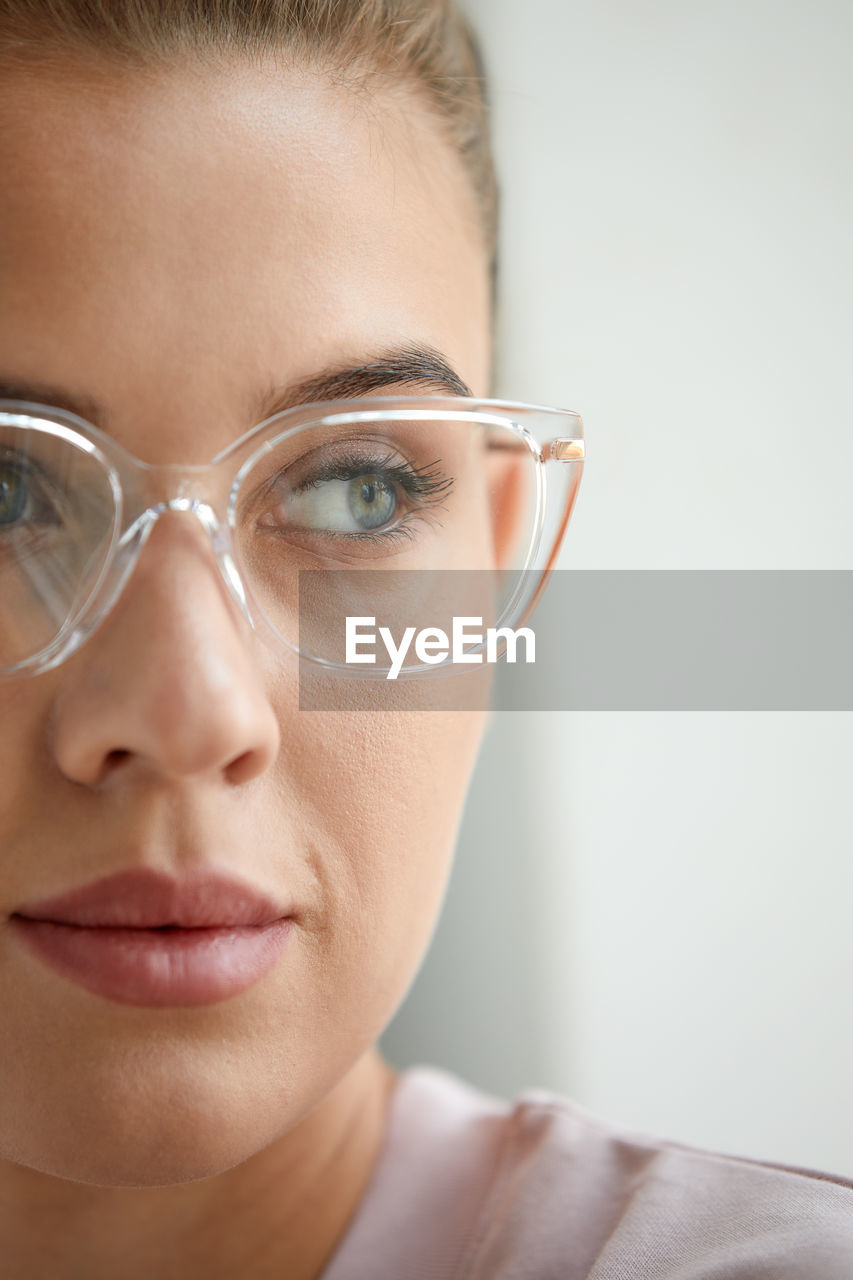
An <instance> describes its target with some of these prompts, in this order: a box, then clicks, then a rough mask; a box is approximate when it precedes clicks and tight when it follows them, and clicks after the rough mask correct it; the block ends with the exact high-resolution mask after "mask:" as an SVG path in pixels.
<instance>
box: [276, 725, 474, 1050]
mask: <svg viewBox="0 0 853 1280" xmlns="http://www.w3.org/2000/svg"><path fill="white" fill-rule="evenodd" d="M483 724H484V716H483V714H482V713H480V712H443V711H422V712H410V711H392V712H381V711H377V712H373V713H370V712H349V711H337V712H328V713H326V712H324V713H320V712H303V713H300V714H299V715H298V716H297V725H298V726H299V728H300V734H299V742H298V745H297V744H296V743H295V742H294V740H293V738H292V737H291V739H290V740H289V743H288V747H287V749H286V750H284V751H283V753H282V755H283V767H284V770H285V772H284V774H283V776H282V777H281V783H282V787H283V789H284V792H285V793H287V792H289V793H290V797H291V801H290V806H289V808H290V812H291V814H292V813H293V812H294V810H295V811H296V812H297V813H298V825H299V832H298V835H296V833H295V832H293V833H292V834H293V835H295V836H296V839H297V841H298V847H293V850H292V856H293V857H296V858H298V859H299V861H300V864H301V866H300V870H301V871H302V872H303V873H304V874H305V876H306V885H307V890H306V892H307V898H308V903H307V905H308V910H307V912H306V921H305V929H306V932H305V934H304V935H303V936H304V937H305V941H306V945H307V946H308V947H309V948H310V949H311V950H312V952H313V960H314V961H315V962H316V964H317V965H318V966H319V968H318V972H322V973H324V975H325V977H324V982H328V983H329V984H330V986H331V988H332V989H336V990H340V989H341V988H340V987H336V985H335V984H336V980H337V981H338V982H342V985H343V987H349V989H350V991H351V994H352V995H353V997H354V998H355V1000H356V1003H358V1001H359V999H363V1000H365V1001H366V1002H368V1003H369V1004H370V1005H371V1006H372V1015H371V1016H369V1017H368V1018H367V1019H366V1020H367V1022H368V1023H372V1024H373V1033H374V1034H376V1033H378V1031H379V1030H381V1026H379V1027H377V1026H376V1025H375V1024H376V1017H377V1015H379V1014H380V1009H379V1007H378V1005H377V1002H379V1003H380V1004H381V1020H382V1023H381V1025H384V1022H385V1021H387V1020H388V1019H390V1017H391V1015H392V1014H393V1012H394V1011H395V1008H396V1006H397V1003H398V1002H399V1000H401V999H402V997H403V995H404V994H405V991H406V990H407V988H408V985H409V982H410V981H411V979H412V977H413V976H414V973H415V971H416V969H417V967H418V965H419V962H420V960H421V959H422V956H423V953H424V950H425V948H426V946H427V944H428V942H429V939H430V937H431V935H432V931H433V928H434V926H435V923H436V919H437V915H438V912H439V908H440V905H441V901H442V898H443V894H444V890H445V888H446V883H447V878H448V875H449V870H450V866H451V861H452V854H453V847H454V843H455V838H456V833H457V829H458V824H459V820H460V816H461V811H462V806H463V803H464V799H465V793H466V790H467V786H468V781H469V777H470V774H471V770H472V768H473V764H474V760H475V757H476V753H477V749H478V746H479V742H480V738H481V735H482V730H483ZM282 799H285V797H284V796H282ZM287 820H288V819H287V814H286V813H284V814H283V815H282V821H283V823H284V822H287Z"/></svg>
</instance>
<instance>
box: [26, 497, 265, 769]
mask: <svg viewBox="0 0 853 1280" xmlns="http://www.w3.org/2000/svg"><path fill="white" fill-rule="evenodd" d="M251 638H252V632H251V629H250V628H249V625H248V623H247V622H246V620H245V618H243V617H242V615H241V614H240V612H239V610H238V608H237V606H236V604H235V602H234V600H233V599H232V598H231V597H230V595H229V592H228V590H227V588H226V586H225V583H224V582H223V580H222V577H221V575H220V573H219V569H218V566H217V563H216V559H215V556H214V553H213V549H212V547H211V545H210V542H209V540H208V538H207V536H206V535H205V533H204V532H203V530H202V528H201V527H200V525H199V522H198V520H197V519H196V518H195V516H193V515H188V514H182V513H177V512H168V513H166V514H165V515H163V516H161V517H160V518H159V519H158V520H157V522H156V523H155V525H154V528H153V529H152V531H151V533H150V535H149V537H148V540H147V542H146V543H145V545H144V546H143V548H142V550H141V552H140V554H139V559H138V561H137V564H136V566H135V568H134V570H133V573H132V575H131V577H130V579H129V581H128V582H127V583H126V584H125V587H124V590H123V592H122V594H121V597H120V598H119V600H118V601H117V602H116V604H115V606H114V608H113V609H112V611H111V612H110V614H109V615H108V617H107V618H106V619H105V620H104V621H103V622H102V623H101V625H100V627H99V628H98V629H97V630H96V631H95V632H94V633H93V634H92V635H91V636H90V637H89V639H88V640H87V642H86V643H85V644H84V645H83V646H82V648H81V649H79V650H78V652H77V653H76V654H74V655H73V656H72V658H71V659H69V661H68V662H67V663H66V664H65V665H64V667H62V668H61V669H60V671H61V675H60V684H59V687H58V689H57V693H56V697H55V700H54V704H53V708H52V715H51V747H52V751H53V754H54V758H55V760H56V762H57V764H58V766H59V768H60V769H61V770H62V772H63V773H64V774H65V775H66V776H67V777H68V778H69V779H71V780H72V781H75V782H78V783H82V784H84V785H87V786H90V787H95V786H103V785H108V784H110V783H111V782H114V781H115V780H116V779H117V778H118V777H119V776H120V777H122V778H129V777H130V776H136V775H138V774H142V773H147V774H152V773H153V774H156V775H157V776H158V777H160V778H161V779H170V780H172V781H174V780H186V779H190V778H193V777H199V778H200V777H204V778H207V779H210V778H216V779H219V780H220V781H224V782H225V783H227V784H228V785H232V786H234V785H238V784H240V783H244V782H247V781H250V780H251V779H253V778H255V777H257V776H259V775H260V774H262V773H263V772H264V771H265V770H266V769H268V768H269V766H270V764H271V763H272V761H273V760H274V759H275V758H276V756H277V754H278V749H279V744H280V732H279V726H278V720H277V718H276V715H275V713H274V711H273V708H272V706H271V704H270V702H269V699H268V697H267V694H266V691H265V689H264V687H263V684H262V681H261V678H260V674H259V671H258V668H257V662H256V660H254V657H253V644H252V643H251Z"/></svg>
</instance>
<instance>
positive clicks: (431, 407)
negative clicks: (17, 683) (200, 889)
mask: <svg viewBox="0 0 853 1280" xmlns="http://www.w3.org/2000/svg"><path fill="white" fill-rule="evenodd" d="M395 410H396V411H398V412H401V411H402V412H405V411H407V410H408V411H409V412H410V413H417V415H418V418H419V417H422V418H423V419H424V420H428V419H429V417H430V416H431V415H432V416H433V417H434V416H435V415H436V414H440V415H441V416H442V418H445V419H446V420H452V419H453V418H454V417H458V416H459V415H460V413H462V414H464V417H465V419H468V420H472V421H477V420H478V419H483V420H488V419H489V418H496V417H499V419H500V420H499V421H498V422H497V423H495V424H494V425H499V426H501V427H504V428H507V427H508V428H511V429H515V430H516V431H517V432H518V433H519V434H522V435H523V436H524V437H525V438H526V440H527V442H528V444H529V445H530V446H531V452H532V454H533V457H534V459H535V460H536V461H537V462H538V463H539V465H540V467H542V472H544V464H545V463H546V462H548V461H550V460H552V459H557V460H559V461H562V462H570V463H571V465H572V470H573V471H576V473H577V478H576V480H575V482H574V484H573V485H572V486H571V488H570V490H569V492H568V495H567V498H566V501H565V502H564V503H563V504H562V508H563V509H562V511H561V518H560V519H559V523H558V526H557V529H556V533H555V535H554V536H553V537H551V538H550V540H549V541H550V546H549V547H548V548H546V552H547V560H546V563H545V565H544V567H543V568H541V569H539V570H538V572H539V575H540V577H539V583H538V586H537V589H536V591H535V594H534V596H533V598H532V599H531V600H530V601H529V603H528V604H527V606H526V607H525V608H524V611H523V615H521V617H522V619H527V618H529V616H530V614H531V613H532V611H533V608H534V607H535V604H536V602H537V601H538V599H539V597H540V595H541V593H542V591H543V589H544V586H545V584H546V582H547V579H548V577H549V576H550V571H551V567H552V565H553V563H554V562H555V560H556V556H557V554H558V553H559V549H560V546H561V544H562V541H563V537H564V534H565V530H566V527H567V525H568V521H569V518H570V515H571V511H572V508H573V506H574V501H575V497H576V495H577V490H578V486H579V483H580V475H581V473H582V463H583V460H584V456H585V450H584V447H583V422H582V419H581V416H580V414H578V413H577V412H575V411H574V410H566V409H558V408H553V407H550V406H545V405H537V404H531V403H527V402H523V401H512V400H503V399H495V398H486V399H480V398H475V397H468V396H429V395H428V396H412V395H405V396H400V395H394V396H387V395H386V396H372V397H366V396H358V397H349V398H338V399H335V400H328V401H319V402H315V403H309V404H306V405H295V406H292V407H290V408H287V409H284V410H280V411H279V412H278V413H275V414H272V415H270V416H269V417H268V418H266V419H264V420H263V421H262V422H260V423H258V424H257V425H256V426H255V427H253V428H251V429H250V431H248V432H246V433H245V434H244V435H243V436H241V437H240V438H239V439H238V440H236V441H232V442H231V443H230V444H229V445H228V446H227V447H226V448H225V449H223V450H221V451H220V452H219V453H218V454H216V455H215V457H214V458H212V459H211V460H210V461H209V462H207V463H200V464H152V463H146V462H144V461H143V460H142V459H140V458H138V457H136V456H135V455H133V454H131V453H130V452H129V451H128V450H126V449H125V448H124V447H123V446H122V445H120V444H119V443H118V441H116V440H115V439H114V438H113V437H112V436H110V435H108V434H107V433H106V432H105V431H103V430H101V429H100V428H99V427H97V426H95V425H94V424H93V423H91V422H89V421H87V420H86V419H85V418H82V417H81V416H80V415H78V414H76V413H74V412H73V411H71V410H68V409H63V408H59V407H57V406H52V405H48V404H44V403H42V402H38V401H26V400H14V399H5V398H0V425H2V424H3V422H4V420H5V419H7V418H11V419H15V418H32V419H35V420H36V422H38V421H43V422H46V423H50V424H51V425H59V426H65V427H66V429H68V428H69V427H70V429H71V431H72V432H73V433H74V434H75V435H76V436H77V437H78V438H81V439H82V440H83V441H84V442H85V444H86V445H87V446H90V447H89V448H87V450H86V451H87V452H93V451H94V452H97V453H98V454H100V459H99V461H101V462H102V463H103V464H104V465H105V468H106V470H107V473H108V476H109V481H110V487H111V489H112V492H113V498H114V501H115V513H114V524H113V532H112V536H111V539H110V548H109V550H108V552H107V554H106V558H105V563H104V566H103V572H102V575H99V583H98V586H96V588H95V589H94V591H93V593H92V594H91V595H90V596H89V597H88V599H87V601H86V602H85V603H84V604H83V606H82V607H81V609H80V610H79V611H78V612H77V613H75V615H74V616H73V618H72V617H69V619H67V621H66V624H64V625H63V627H62V629H61V631H60V632H59V633H58V635H57V636H56V637H55V638H54V640H53V641H52V642H51V643H50V644H49V645H46V646H44V648H43V649H41V650H40V651H39V652H38V653H37V654H34V655H32V656H31V657H30V658H28V659H24V660H21V661H20V662H19V663H16V664H14V665H13V666H12V667H11V668H5V669H0V680H5V679H8V678H14V677H15V676H23V675H26V674H38V673H39V672H41V671H43V670H49V669H50V668H51V667H52V666H54V665H58V662H55V661H53V660H52V659H51V655H53V656H54V657H55V656H56V655H58V654H60V653H64V649H65V645H64V641H63V636H64V635H65V634H67V629H68V628H70V627H71V626H72V624H73V626H74V627H76V626H78V625H79V623H80V622H81V621H82V619H83V618H84V617H85V616H86V615H87V614H88V613H89V610H90V608H91V606H92V604H93V601H94V600H95V599H96V598H97V596H98V595H99V593H100V592H99V588H100V585H101V583H102V582H103V580H105V578H106V577H107V575H108V572H109V571H110V567H111V566H112V564H113V562H114V560H115V555H116V546H117V543H118V541H119V539H120V537H121V538H123V537H124V534H125V533H126V532H127V531H128V530H130V529H132V528H133V527H135V523H136V520H131V521H130V522H127V521H126V519H125V511H124V501H123V499H124V496H125V488H124V485H123V484H122V472H124V474H125V477H127V475H128V474H131V475H138V474H139V473H140V472H146V473H156V472H168V473H170V474H171V475H172V476H173V478H174V477H175V476H176V473H177V474H184V473H186V474H188V475H194V476H196V477H199V478H200V477H201V476H202V475H205V474H208V473H210V472H211V471H212V470H213V469H215V468H218V467H220V466H221V465H224V464H225V462H226V461H228V460H229V459H231V460H234V459H239V458H240V457H241V456H243V455H244V454H245V455H247V456H246V457H245V458H244V461H243V462H242V463H241V464H239V465H237V468H236V471H235V474H234V477H233V480H232V484H231V486H230V488H231V493H230V495H229V500H228V504H227V523H228V526H229V528H230V527H231V526H232V523H233V521H232V509H233V497H234V494H235V493H236V492H237V491H238V490H239V487H240V483H241V479H242V476H243V474H244V472H246V471H247V470H250V469H251V467H252V466H253V465H254V462H255V461H256V460H257V456H258V455H259V453H262V452H263V450H264V447H265V446H266V444H267V443H268V439H267V437H269V439H271V440H273V441H275V442H278V441H279V440H283V439H285V438H287V436H289V435H290V434H291V433H293V434H294V435H295V434H297V433H301V432H302V431H303V430H308V429H310V428H312V427H320V426H323V425H344V424H345V423H346V422H353V423H354V422H359V421H361V422H364V421H369V420H370V419H371V418H377V419H380V420H381V418H383V417H388V416H389V415H391V414H393V413H394V412H395ZM507 414H510V415H514V416H520V417H522V418H525V419H528V420H530V419H532V418H534V417H535V416H538V415H543V416H544V418H545V419H546V420H547V419H553V420H556V421H560V422H561V423H563V424H572V427H573V430H572V432H571V434H567V433H566V432H565V431H564V432H563V433H562V434H561V435H560V436H557V437H554V438H551V439H549V440H548V441H545V442H541V441H539V440H537V439H536V438H535V437H534V436H533V435H532V434H531V433H530V432H529V430H527V428H526V427H525V426H524V424H523V423H521V422H519V423H516V422H507V421H505V415H507ZM418 418H415V419H410V420H418ZM294 419H296V421H293V420H294ZM282 422H285V423H288V424H292V425H290V426H285V429H284V430H283V431H281V433H280V434H276V433H274V432H273V431H272V428H273V427H274V426H275V425H276V424H278V425H279V426H280V425H281V424H282ZM9 425H13V426H27V425H34V424H30V423H20V422H17V423H16V422H12V423H9ZM259 439H260V440H262V442H263V445H262V448H261V449H260V450H259V449H257V448H253V452H252V453H251V454H249V453H248V450H249V448H250V447H254V446H255V445H256V444H257V441H258V440H259ZM570 441H576V442H578V443H579V445H580V456H579V457H578V456H577V455H576V454H573V456H571V458H568V457H566V456H565V455H561V454H559V453H558V452H557V451H556V450H555V448H554V446H555V444H560V443H562V444H564V445H565V444H568V443H569V442H570ZM69 443H74V442H73V441H69ZM91 446H94V448H92V447H91ZM77 447H79V446H77ZM540 480H544V474H543V473H540ZM541 497H542V500H543V507H542V510H541V513H540V515H541V519H540V522H539V528H538V530H537V531H536V537H535V542H531V546H530V548H529V557H528V560H527V562H526V566H525V567H526V568H531V567H532V566H533V565H534V564H535V563H536V559H537V552H538V550H539V542H540V541H541V534H542V531H543V530H542V521H544V516H545V511H544V507H545V505H547V488H546V489H545V490H543V492H542V494H541ZM149 510H150V508H149ZM143 514H144V513H143ZM122 531H124V532H122ZM217 559H219V557H218V556H217ZM134 563H135V561H134ZM220 567H221V566H220ZM237 567H238V571H239V572H240V575H241V578H242V577H244V573H243V570H242V566H241V565H240V557H239V556H238V557H237ZM242 585H243V587H245V586H247V585H248V584H247V583H245V582H244V583H243V584H242ZM229 586H230V583H229ZM249 590H250V595H252V594H253V593H252V592H251V589H249ZM256 604H257V602H256ZM107 612H109V610H107ZM261 614H262V615H263V616H264V621H265V623H266V624H267V625H270V624H269V620H268V619H266V616H265V611H264V610H263V608H262V607H261ZM104 616H105V615H104ZM101 621H103V617H101V618H99V619H98V620H97V621H96V623H95V624H94V626H93V627H92V630H95V629H96V628H97V626H99V625H100V622H101ZM250 621H251V617H250ZM252 625H253V626H254V625H255V624H254V622H252ZM272 630H273V633H274V634H275V635H276V636H277V638H278V640H279V641H280V643H281V644H282V645H284V646H285V647H287V648H293V646H292V645H291V644H290V642H289V641H288V640H287V639H286V637H284V636H282V635H281V634H280V633H279V632H278V631H277V629H276V628H275V627H274V626H273V627H272ZM89 634H91V632H90V631H87V633H86V638H88V635H89ZM76 647H77V646H75V648H76ZM73 651H74V649H72V650H71V652H73ZM296 652H297V654H298V653H299V651H298V650H297V651H296ZM68 656H70V653H69V655H68ZM302 656H304V657H307V658H308V659H309V660H313V659H312V656H311V655H302ZM60 661H64V657H63V658H61V659H60ZM324 665H325V664H324Z"/></svg>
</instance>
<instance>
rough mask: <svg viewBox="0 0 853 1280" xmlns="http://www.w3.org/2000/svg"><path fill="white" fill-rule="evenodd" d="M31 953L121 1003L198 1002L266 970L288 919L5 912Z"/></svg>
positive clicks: (282, 943) (236, 988) (232, 990)
mask: <svg viewBox="0 0 853 1280" xmlns="http://www.w3.org/2000/svg"><path fill="white" fill-rule="evenodd" d="M9 924H10V925H12V926H13V927H14V929H15V931H16V933H17V935H18V936H19V937H20V938H21V940H22V941H23V943H24V945H25V946H27V947H28V948H29V950H30V952H31V953H32V954H33V955H36V956H38V958H39V959H40V960H43V961H44V963H45V964H47V965H49V966H50V967H51V968H52V969H54V970H56V972H57V973H61V974H62V975H63V977H66V978H70V980H71V981H72V982H76V983H78V985H79V986H81V987H85V988H86V989H87V990H88V991H93V992H95V994H96V995H99V996H106V998H107V999H108V1000H117V1001H118V1002H119V1003H121V1004H136V1005H160V1006H163V1005H171V1006H175V1005H202V1004H215V1003H216V1002H217V1001H219V1000H227V999H228V998H229V996H236V995H239V994H240V992H241V991H245V990H246V989H247V988H248V987H251V986H252V985H253V984H254V983H255V982H257V981H258V980H259V979H260V978H262V977H263V976H264V974H266V973H269V971H270V970H271V969H272V968H273V966H274V965H275V963H276V961H277V960H278V958H279V956H280V955H281V954H282V952H283V951H284V948H285V947H286V945H287V942H288V939H289V937H290V933H291V926H292V924H293V921H292V920H291V919H283V920H275V921H273V922H272V923H271V924H267V925H258V926H251V927H239V928H237V927H234V928H228V927H223V928H217V929H166V930H157V929H114V928H84V927H82V926H79V925H72V924H56V923H54V922H53V921H47V920H28V919H26V918H24V917H22V916H14V917H12V918H11V919H10V921H9Z"/></svg>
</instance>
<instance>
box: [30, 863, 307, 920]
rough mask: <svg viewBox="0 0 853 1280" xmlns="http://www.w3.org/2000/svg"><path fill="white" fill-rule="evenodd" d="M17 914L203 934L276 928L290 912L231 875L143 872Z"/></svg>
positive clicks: (36, 903) (120, 874) (105, 880)
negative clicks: (248, 927)
mask: <svg viewBox="0 0 853 1280" xmlns="http://www.w3.org/2000/svg"><path fill="white" fill-rule="evenodd" d="M12 914H13V915H15V916H23V917H25V918H26V919H29V920H50V921H54V922H55V923H57V924H75V925H87V926H98V925H100V926H102V927H109V926H112V927H114V928H131V929H157V928H164V927H165V926H168V925H172V926H173V927H176V928H184V929H199V928H211V927H216V926H228V925H231V926H235V925H236V926H239V925H243V926H245V925H264V924H270V923H271V922H272V921H274V920H280V919H282V918H283V917H285V916H287V915H288V914H289V912H288V910H287V909H286V908H284V907H282V906H281V905H279V904H278V903H276V902H275V901H274V900H273V899H272V898H271V897H269V896H268V895H267V894H265V893H263V892H260V891H259V890H257V889H255V888H254V887H253V886H252V885H250V884H247V883H246V882H245V881H244V880H241V879H239V878H238V877H236V876H232V875H230V874H225V873H222V872H215V871H209V870H204V871H195V872H193V873H192V874H190V875H186V876H184V877H182V878H181V879H180V880H177V879H175V878H173V877H172V876H169V875H166V874H165V873H163V872H160V871H156V870H154V869H153V868H149V867H138V868H133V869H132V870H129V871H119V872H118V873H116V874H115V875H110V876H106V877H104V878H103V879H101V880H93V881H91V882H90V883H89V884H84V885H81V886H80V887H79V888H76V889H72V890H71V891H70V892H69V893H62V894H58V895H57V896H56V897H50V898H39V899H38V901H33V902H26V903H23V904H22V905H21V906H19V907H17V908H16V909H15V911H14V912H13V913H12Z"/></svg>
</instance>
